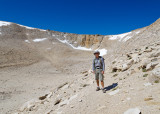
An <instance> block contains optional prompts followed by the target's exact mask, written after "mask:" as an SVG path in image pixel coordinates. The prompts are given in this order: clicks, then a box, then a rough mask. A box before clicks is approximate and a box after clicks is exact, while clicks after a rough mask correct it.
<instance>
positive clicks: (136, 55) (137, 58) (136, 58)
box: [132, 54, 140, 63]
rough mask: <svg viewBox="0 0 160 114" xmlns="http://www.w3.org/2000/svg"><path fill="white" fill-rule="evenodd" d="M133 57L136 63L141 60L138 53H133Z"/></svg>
mask: <svg viewBox="0 0 160 114" xmlns="http://www.w3.org/2000/svg"><path fill="white" fill-rule="evenodd" d="M132 59H133V61H134V63H138V62H140V57H139V55H138V54H133V55H132Z"/></svg>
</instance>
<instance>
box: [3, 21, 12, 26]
mask: <svg viewBox="0 0 160 114" xmlns="http://www.w3.org/2000/svg"><path fill="white" fill-rule="evenodd" d="M10 24H11V23H10V22H5V21H0V26H7V25H10Z"/></svg>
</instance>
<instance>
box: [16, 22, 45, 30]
mask: <svg viewBox="0 0 160 114" xmlns="http://www.w3.org/2000/svg"><path fill="white" fill-rule="evenodd" d="M17 25H19V26H21V27H25V28H26V29H38V28H33V27H28V26H24V25H20V24H17ZM38 30H40V31H46V30H44V29H38Z"/></svg>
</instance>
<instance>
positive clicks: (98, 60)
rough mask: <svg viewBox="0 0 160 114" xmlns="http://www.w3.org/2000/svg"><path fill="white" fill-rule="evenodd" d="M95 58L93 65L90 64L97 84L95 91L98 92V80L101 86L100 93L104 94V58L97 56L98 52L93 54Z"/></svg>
mask: <svg viewBox="0 0 160 114" xmlns="http://www.w3.org/2000/svg"><path fill="white" fill-rule="evenodd" d="M94 55H95V58H94V59H93V63H92V69H93V73H94V74H95V80H96V82H97V89H96V91H99V90H100V87H99V80H100V81H101V85H102V91H103V93H105V92H106V91H105V89H104V81H103V79H104V75H103V74H104V70H105V63H104V58H103V57H101V56H99V55H100V52H99V51H95V52H94Z"/></svg>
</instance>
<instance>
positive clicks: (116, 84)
mask: <svg viewBox="0 0 160 114" xmlns="http://www.w3.org/2000/svg"><path fill="white" fill-rule="evenodd" d="M117 86H118V82H117V83H113V84H112V85H109V86H107V87H105V88H104V89H105V90H106V91H109V90H111V89H113V88H115V87H117Z"/></svg>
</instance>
